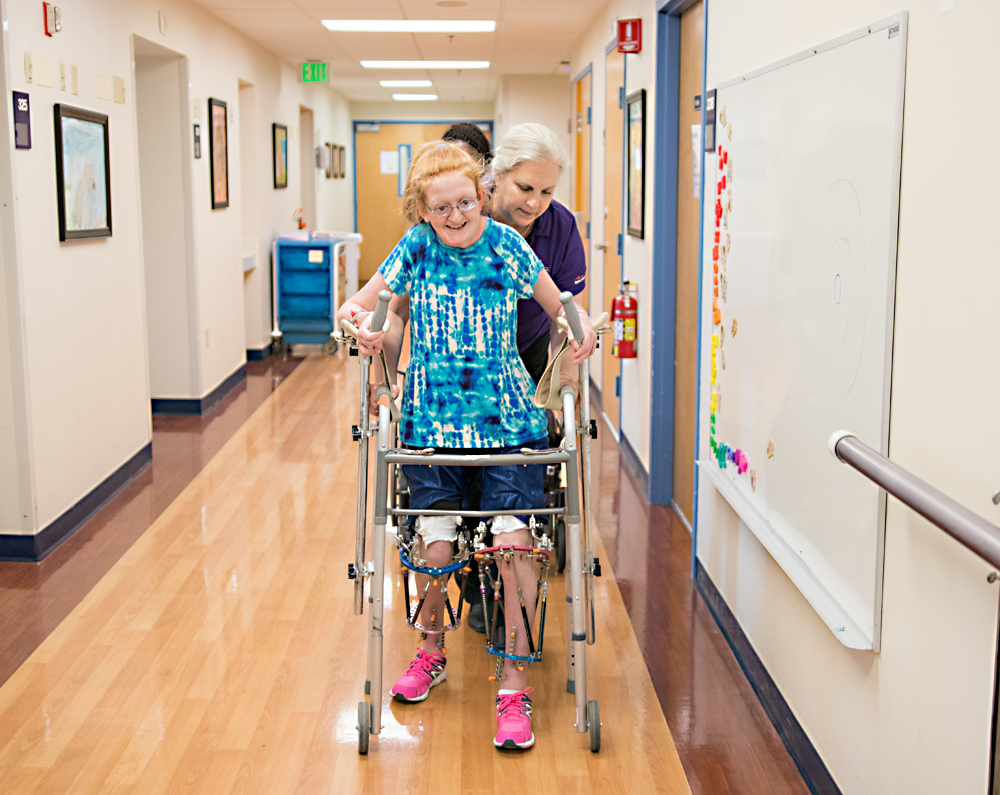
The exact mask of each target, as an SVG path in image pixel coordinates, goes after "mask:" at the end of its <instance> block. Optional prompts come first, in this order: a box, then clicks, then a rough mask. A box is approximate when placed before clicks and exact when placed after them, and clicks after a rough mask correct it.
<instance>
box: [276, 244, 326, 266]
mask: <svg viewBox="0 0 1000 795" xmlns="http://www.w3.org/2000/svg"><path fill="white" fill-rule="evenodd" d="M278 262H279V263H280V265H281V267H282V268H301V269H305V270H329V269H330V249H329V247H327V246H316V247H315V248H310V247H308V246H287V245H285V246H282V245H279V246H278Z"/></svg>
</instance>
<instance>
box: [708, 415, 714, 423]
mask: <svg viewBox="0 0 1000 795" xmlns="http://www.w3.org/2000/svg"><path fill="white" fill-rule="evenodd" d="M709 419H710V420H711V421H712V425H715V414H711V415H709Z"/></svg>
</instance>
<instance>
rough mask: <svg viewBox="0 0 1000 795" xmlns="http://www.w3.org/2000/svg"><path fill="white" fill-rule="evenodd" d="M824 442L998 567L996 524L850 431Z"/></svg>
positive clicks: (999, 532)
mask: <svg viewBox="0 0 1000 795" xmlns="http://www.w3.org/2000/svg"><path fill="white" fill-rule="evenodd" d="M828 446H829V448H830V453H831V454H833V455H834V456H836V457H837V458H839V459H840V460H841V461H843V462H844V463H845V464H847V465H849V466H851V467H853V468H854V469H856V470H858V472H860V473H861V474H862V475H864V476H865V477H867V478H868V479H869V480H871V481H873V482H874V483H876V484H878V485H879V486H881V487H882V488H883V489H885V490H886V492H888V493H889V494H891V495H892V496H893V497H895V498H896V499H897V500H899V501H900V502H901V503H903V504H904V505H908V506H909V507H910V508H912V509H913V510H914V511H916V512H917V513H919V514H920V515H921V516H923V517H924V518H925V519H927V520H928V521H929V522H931V523H933V524H935V525H937V526H938V527H939V528H941V529H942V530H944V532H946V533H947V534H948V535H950V536H951V537H952V538H954V539H955V540H956V541H958V542H959V543H960V544H962V545H963V546H964V547H966V548H967V549H970V550H972V551H973V552H975V553H976V554H977V555H979V557H981V558H982V559H983V560H985V561H987V562H988V563H990V564H992V565H993V566H996V567H997V568H998V569H1000V527H997V526H996V525H994V524H990V523H989V522H987V521H986V520H985V519H983V518H982V517H981V516H979V515H978V514H976V513H974V512H972V511H970V510H969V509H968V508H966V507H965V506H964V505H961V504H960V503H958V502H956V501H955V500H953V499H952V498H951V497H949V496H948V495H947V494H944V493H942V492H940V491H938V490H937V489H936V488H934V487H933V486H931V485H930V484H929V483H926V482H925V481H923V480H921V479H920V478H918V477H916V476H915V475H913V474H911V473H910V472H908V471H906V470H905V469H903V468H902V467H901V466H899V465H897V464H894V463H893V462H892V461H890V460H889V459H888V458H886V457H885V456H884V455H882V454H881V453H879V452H878V451H877V450H874V449H872V448H871V447H869V446H868V445H866V444H865V443H864V442H862V441H861V440H860V439H858V437H857V436H855V435H854V434H852V433H851V432H850V431H837V432H836V433H835V434H833V436H831V437H830V441H829V443H828Z"/></svg>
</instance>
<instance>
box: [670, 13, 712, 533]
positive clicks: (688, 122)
mask: <svg viewBox="0 0 1000 795" xmlns="http://www.w3.org/2000/svg"><path fill="white" fill-rule="evenodd" d="M704 21H705V20H704V4H703V3H701V2H698V3H696V4H695V5H693V6H692V7H691V8H689V9H688V10H687V11H685V12H684V14H683V16H682V17H681V56H680V60H681V74H680V109H679V111H680V112H679V119H680V121H679V124H680V129H679V131H678V133H679V134H678V136H677V137H678V143H677V314H676V327H675V332H676V335H677V336H676V352H675V356H674V362H675V364H674V501H675V502H676V503H677V506H678V507H679V508H680V510H681V513H683V514H684V516H685V517H686V518H687V520H688V521H689V522H690V521H691V512H692V504H693V499H694V453H695V447H694V445H695V440H694V426H695V412H696V410H697V391H698V361H697V358H698V238H699V228H698V225H699V223H700V210H701V200H700V199H699V198H695V193H694V171H695V169H696V168H697V163H696V162H695V160H694V150H693V148H692V144H691V135H692V126H693V125H700V124H701V110H695V107H694V98H695V95H698V94H701V89H702V84H701V66H702V47H703V44H704ZM699 148H700V147H699Z"/></svg>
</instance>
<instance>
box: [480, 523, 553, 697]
mask: <svg viewBox="0 0 1000 795" xmlns="http://www.w3.org/2000/svg"><path fill="white" fill-rule="evenodd" d="M539 540H540V541H541V542H543V543H544V546H543V543H540V544H539V545H538V546H531V547H528V546H505V545H499V546H493V547H485V548H483V549H479V550H477V551H476V553H475V556H474V557H475V560H476V563H477V564H478V565H479V582H480V585H479V594H480V598H481V599H482V603H483V614H484V617H485V620H486V650H487V652H489V653H490V654H492V655H495V656H496V657H497V658H498V659H497V672H496V678H497V679H499V678H500V677H501V675H502V673H503V664H504V661H505V660H512V661H514V662H516V663H519V665H518V668H522V667H523V665H522V664H523V663H529V662H539V661H540V660H541V659H542V647H543V642H544V637H545V608H546V602H547V599H548V588H549V585H548V571H549V549H550V548H551V547H550V546H549V544H548V539H547V538H544V537H542V538H541V539H539ZM519 560H520V561H523V560H527V561H530V562H531V565H532V567H534V566H536V565H537V567H538V575H537V578H534V579H533V581H532V582H528V583H524V582H522V579H521V576H520V575H519V574H518V566H517V565H515V562H516V561H519ZM505 572H509V573H510V574H512V575H513V576H512V578H511V579H508V580H507V586H508V588H509V587H510V585H511V584H512V583H513V585H514V589H513V590H514V593H508V594H506V595H505V594H504V591H503V589H502V588H501V585H502V583H503V581H504V574H505ZM531 585H534V586H535V592H534V594H531V593H530V592H529V590H530V586H531ZM507 599H515V600H516V601H517V605H518V608H519V610H518V612H519V613H520V618H521V620H520V622H518V625H515V626H508V627H507V628H506V630H505V631H504V635H503V636H501V630H500V626H501V622H500V620H499V617H500V616H502V615H504V612H505V607H506V600H507ZM490 601H492V602H493V608H494V609H493V610H490V609H489V602H490ZM531 601H533V602H534V610H533V613H534V616H535V620H534V621H533V622H531V621H529V620H528V604H529V603H530V602H531ZM532 624H534V625H535V626H532ZM519 634H521V635H522V636H523V637H524V638H525V640H526V641H527V646H528V654H526V655H525V654H516V653H515V644H516V641H517V637H518V635H519Z"/></svg>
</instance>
